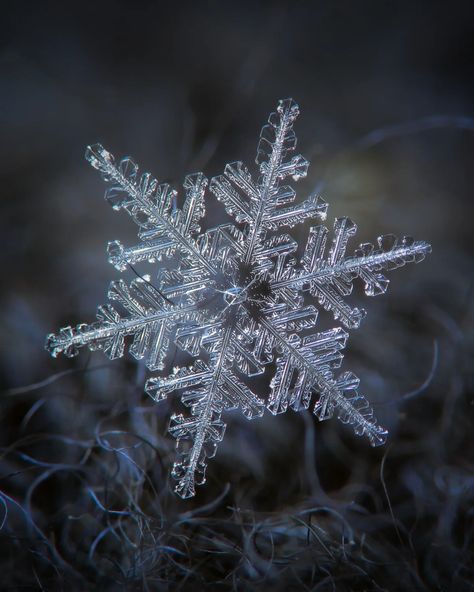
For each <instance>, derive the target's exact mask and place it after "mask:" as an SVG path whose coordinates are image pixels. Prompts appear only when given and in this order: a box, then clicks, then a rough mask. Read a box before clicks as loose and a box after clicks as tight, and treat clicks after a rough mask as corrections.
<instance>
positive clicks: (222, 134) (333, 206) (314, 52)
mask: <svg viewBox="0 0 474 592" xmlns="http://www.w3.org/2000/svg"><path fill="white" fill-rule="evenodd" d="M1 12H2V19H1V21H2V22H1V25H0V26H1V30H2V35H1V38H0V42H1V45H0V126H1V142H0V150H1V158H0V175H1V177H2V183H1V185H0V187H1V198H0V199H1V201H0V237H1V249H0V261H1V270H2V278H3V282H2V290H1V293H0V300H1V306H2V315H1V320H0V384H1V392H0V446H1V451H0V526H1V531H0V573H1V576H0V579H1V584H0V588H1V589H2V590H37V589H43V590H61V589H69V590H76V589H77V590H95V589H98V590H99V589H100V590H119V589H125V590H135V589H136V590H141V589H144V590H175V589H180V590H200V589H212V590H218V589H222V590H231V589H232V590H247V589H249V590H260V589H262V590H267V589H268V590H269V589H271V590H280V589H282V590H283V589H284V590H319V591H326V590H337V591H339V590H343V591H345V590H348V591H349V590H389V591H390V592H392V591H396V590H407V591H408V590H410V591H411V590H437V591H438V590H443V591H448V590H449V591H452V592H464V591H465V590H466V591H467V590H471V589H472V585H473V581H474V580H473V572H472V563H470V561H471V560H472V555H471V552H472V548H473V535H474V530H473V515H472V503H473V501H474V494H473V491H474V478H473V467H474V463H473V460H474V459H473V450H474V449H473V439H472V437H471V433H472V431H473V429H474V428H473V423H472V420H473V415H474V413H473V385H474V377H473V372H472V368H473V361H474V355H473V341H474V339H473V324H474V310H473V280H474V273H473V272H474V264H473V246H474V237H473V234H474V231H473V228H474V226H473V220H474V216H473V214H474V212H473V199H472V192H473V188H474V104H473V96H474V88H473V82H472V79H473V62H474V42H473V39H474V37H473V35H474V8H473V6H472V2H469V1H467V0H466V1H459V0H454V1H451V2H424V1H422V0H411V1H408V0H407V1H405V0H400V1H398V2H383V1H380V0H379V1H375V0H374V1H368V0H362V1H360V2H349V1H347V2H329V1H314V2H304V1H301V2H289V1H286V2H278V1H275V2H243V1H242V2H232V3H231V2H217V1H215V2H180V3H172V2H166V3H165V2H160V1H154V2H151V1H150V2H146V1H137V2H131V1H129V2H125V1H115V2H112V1H108V0H105V1H100V2H87V1H85V2H22V1H18V2H12V3H9V5H8V6H7V5H6V4H5V5H4V6H2V11H1ZM287 96H292V97H293V98H294V99H295V100H297V101H298V103H299V104H300V107H301V116H300V118H299V119H298V121H297V123H296V133H297V135H298V140H299V145H298V148H299V150H300V151H301V152H302V153H303V155H305V156H306V157H307V158H308V159H309V160H310V161H311V167H310V170H309V175H308V177H307V179H305V180H304V181H303V182H300V183H299V184H298V188H299V196H300V197H301V198H303V197H305V196H306V194H307V193H308V192H309V191H313V190H315V189H317V190H318V191H320V192H321V194H322V196H323V197H324V199H326V201H328V202H329V204H330V209H329V220H331V219H332V218H333V217H337V216H341V215H348V216H350V217H351V218H353V219H354V220H355V221H356V222H357V223H358V226H359V232H358V236H357V239H358V240H354V241H353V245H352V246H353V247H356V246H357V244H358V243H360V242H366V241H373V240H374V239H375V238H376V237H377V236H378V235H379V234H383V233H394V234H397V235H400V236H402V235H404V234H408V235H413V236H414V237H415V238H416V239H424V240H427V241H428V242H430V243H431V244H432V246H433V253H432V255H431V256H430V257H429V258H428V259H427V260H426V261H424V262H423V263H422V264H420V265H417V266H414V265H412V266H408V267H406V268H403V269H401V270H398V271H396V272H394V273H393V274H392V275H391V276H390V277H391V280H392V282H391V284H390V289H389V293H388V294H387V295H385V296H383V297H379V298H375V299H365V300H364V302H363V303H362V295H361V294H359V293H357V294H354V298H353V302H354V303H357V304H362V305H363V306H364V307H366V308H367V309H368V311H369V314H368V317H367V319H366V320H365V321H364V323H363V326H362V327H361V329H360V330H359V331H357V332H355V333H353V334H352V335H351V337H350V340H349V346H348V353H347V356H346V359H345V367H346V368H347V369H348V368H350V369H352V370H354V371H355V372H356V373H357V374H358V375H359V376H360V378H361V380H362V386H361V391H362V392H363V393H364V394H365V395H366V396H367V397H368V398H369V399H370V400H371V401H372V402H373V406H374V409H375V411H376V414H377V416H378V417H379V419H380V420H381V422H382V423H384V424H385V425H386V426H387V427H389V429H390V431H391V436H390V438H389V442H388V445H387V446H386V447H385V448H384V449H383V450H372V449H370V447H369V446H368V444H367V443H366V442H365V441H360V440H359V439H356V438H355V436H354V435H353V434H352V433H351V431H350V430H348V429H346V428H345V427H344V426H341V425H340V424H339V423H338V422H337V421H336V420H333V421H330V422H325V423H324V424H320V423H317V422H316V421H315V419H314V418H313V417H312V415H311V414H309V413H308V414H287V416H285V417H283V416H279V417H273V416H268V417H266V418H264V419H263V420H260V421H258V422H257V421H256V422H252V423H250V422H247V421H245V420H242V419H241V418H239V417H238V414H229V417H228V430H227V433H226V438H225V440H224V442H223V443H222V445H221V446H220V448H219V452H218V454H217V456H216V458H215V459H213V461H212V462H211V463H210V466H209V468H208V483H207V484H206V486H205V487H204V488H200V489H199V491H198V494H197V496H196V498H195V499H194V500H192V501H187V502H183V501H181V500H178V499H177V498H176V497H175V496H174V495H173V494H172V493H171V485H172V484H171V483H169V477H168V473H169V468H170V464H171V462H172V459H173V454H174V441H173V440H172V439H171V437H169V436H167V434H166V427H167V421H168V417H169V415H170V413H172V411H173V410H174V409H176V408H177V407H176V405H175V403H174V402H172V401H171V402H170V403H167V402H166V403H163V404H161V405H153V404H152V403H151V401H147V400H146V396H145V395H144V394H143V392H142V386H143V384H144V380H145V374H146V373H145V369H144V368H143V367H142V366H140V365H139V364H137V363H136V362H134V361H130V360H129V359H124V360H121V361H115V362H113V363H112V362H110V361H109V360H108V359H107V358H105V357H104V356H102V355H101V354H99V353H97V354H89V353H87V352H82V353H81V354H80V356H79V357H77V358H75V359H73V360H69V359H58V360H53V359H50V358H49V357H48V355H47V353H46V352H45V351H44V349H43V347H44V340H45V335H46V334H47V333H48V332H50V331H56V330H57V329H58V328H59V327H61V326H64V325H67V324H75V323H77V322H79V321H91V320H93V318H94V314H95V308H96V306H97V304H100V303H103V302H105V299H106V291H107V286H108V283H109V281H110V280H111V279H116V278H117V277H118V272H117V271H116V270H115V269H114V268H112V267H111V266H110V265H109V264H108V263H107V260H106V254H105V246H106V243H107V241H109V240H112V239H120V240H121V241H122V242H124V243H128V244H132V243H133V241H134V240H135V231H136V228H135V227H134V225H133V223H131V222H130V220H129V219H128V218H127V217H126V216H125V215H123V214H121V213H115V212H113V210H112V209H111V208H110V206H109V205H108V204H107V203H106V202H105V200H103V199H102V194H103V191H104V186H103V183H102V181H101V180H100V178H99V175H98V174H97V172H96V171H94V170H93V169H91V168H90V167H89V166H88V165H87V163H86V162H85V160H84V158H83V154H84V150H85V147H86V146H87V145H88V144H91V143H95V142H101V143H102V144H103V145H104V146H106V147H107V148H108V149H109V150H110V151H112V152H113V153H115V154H116V155H118V156H120V155H125V154H131V155H133V156H134V158H135V159H136V160H137V162H138V163H140V165H141V167H142V169H143V170H150V171H152V172H153V173H154V174H155V175H156V176H157V177H158V178H159V179H162V180H167V181H169V182H171V183H173V184H175V186H176V187H177V188H179V184H180V182H181V181H182V179H183V177H184V175H185V174H187V173H190V172H195V171H198V170H202V171H204V172H205V173H206V174H207V175H208V176H209V177H211V176H213V175H216V174H219V173H220V172H221V171H222V169H223V167H224V165H225V163H227V162H229V161H233V160H237V159H241V160H244V161H245V162H246V163H248V164H252V162H253V159H254V156H255V148H256V144H257V140H258V135H259V131H260V128H261V126H262V125H263V124H264V123H265V120H266V117H267V116H268V113H269V112H270V111H271V110H273V109H274V107H275V105H276V103H277V100H278V99H280V98H286V97H287ZM208 220H209V224H210V225H212V224H217V223H220V222H222V221H224V220H226V215H225V212H224V211H223V209H222V208H221V207H220V206H219V205H217V206H215V204H214V202H213V203H212V204H210V206H209V207H208ZM306 232H307V227H305V228H302V229H298V230H297V231H294V232H293V234H294V236H297V237H298V238H299V239H300V240H301V241H304V240H305V236H306V235H305V233H306ZM125 276H126V277H128V276H127V274H125ZM264 394H265V393H262V395H264Z"/></svg>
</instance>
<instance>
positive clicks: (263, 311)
mask: <svg viewBox="0 0 474 592" xmlns="http://www.w3.org/2000/svg"><path fill="white" fill-rule="evenodd" d="M298 114H299V109H298V105H297V104H296V103H295V102H294V101H293V100H292V99H286V100H283V101H280V102H279V104H278V107H277V110H276V112H274V113H272V114H271V115H270V118H269V120H268V124H267V125H265V126H264V128H263V129H262V132H261V135H260V141H259V144H258V149H257V158H256V163H257V164H258V165H259V174H258V176H252V175H251V174H250V172H249V170H248V169H247V168H246V167H245V165H244V164H243V163H242V162H234V163H231V164H228V165H227V166H226V167H225V170H224V174H222V175H220V176H217V177H214V178H213V179H212V180H211V182H210V184H209V187H208V181H207V179H206V177H204V175H203V174H202V173H197V174H194V175H189V176H187V177H186V178H185V181H184V190H185V202H184V206H183V208H182V209H181V210H179V209H177V208H176V205H175V197H176V192H175V191H174V190H173V189H172V188H170V186H169V185H168V184H165V183H164V184H160V183H159V182H158V181H157V180H156V179H155V178H154V177H152V176H151V175H150V173H143V174H141V175H140V174H139V173H138V167H137V165H136V164H135V163H134V162H133V160H132V159H131V158H124V159H122V160H121V161H120V162H118V163H116V161H115V160H114V157H113V156H112V155H111V154H110V153H109V152H107V150H105V149H104V148H103V147H102V146H100V145H99V144H96V145H94V146H90V147H89V148H88V149H87V152H86V158H87V160H88V161H89V162H90V164H91V165H92V166H93V167H94V168H95V169H97V170H99V171H100V172H101V174H102V176H103V178H104V180H105V181H106V182H107V183H108V185H109V188H108V189H107V191H106V194H105V198H106V200H107V201H108V202H109V203H110V204H111V206H112V207H113V208H114V209H115V210H124V211H126V212H127V213H128V214H129V215H130V216H131V218H132V219H133V220H134V221H135V223H136V224H137V226H138V239H139V240H138V243H137V244H136V245H132V246H124V245H122V244H121V243H120V242H119V241H113V242H111V243H109V245H108V256H109V261H110V262H111V263H112V264H113V265H114V266H115V267H116V268H117V269H118V270H119V271H124V270H126V269H127V268H128V267H129V266H130V265H134V264H136V263H139V262H143V261H145V262H149V263H152V264H155V263H157V262H159V265H158V272H157V273H156V271H155V275H154V276H153V277H151V278H150V277H148V276H146V277H144V278H143V279H136V280H134V281H133V282H131V284H130V285H127V283H126V282H124V281H123V280H119V281H116V282H112V284H111V286H110V288H109V294H108V296H109V300H111V301H112V302H113V303H114V304H113V305H112V304H106V305H103V306H100V307H99V309H98V312H97V320H96V321H95V322H93V323H91V324H81V325H78V326H77V327H75V328H71V327H65V328H63V329H61V330H60V331H59V333H58V334H51V335H49V336H48V338H47V344H46V348H47V349H48V351H49V352H50V353H51V354H52V355H53V356H57V355H58V354H60V353H64V354H65V355H67V356H74V355H76V354H77V352H78V349H79V348H80V347H83V346H87V347H89V349H91V350H103V351H104V352H105V353H106V354H107V355H108V356H109V357H110V358H111V359H114V358H118V357H121V356H123V354H124V348H125V337H127V336H128V337H129V338H130V346H129V351H130V353H131V354H132V355H133V356H134V357H135V358H137V359H143V360H144V361H145V363H146V365H147V367H148V368H149V370H150V371H152V372H155V371H165V370H166V368H168V367H169V365H170V358H171V357H172V355H173V354H172V352H173V351H174V349H175V348H176V347H177V348H179V349H180V350H182V351H185V352H187V353H188V354H190V355H191V356H192V357H194V359H195V361H194V363H193V364H192V365H191V366H190V367H178V368H175V369H174V370H173V371H172V373H171V374H170V375H167V376H166V375H163V374H156V375H153V376H152V377H151V378H149V379H148V381H147V383H146V386H145V390H146V392H147V393H148V394H149V395H150V396H151V397H152V398H153V399H154V400H155V401H161V400H163V399H164V398H166V397H167V396H169V395H170V394H172V393H174V392H175V391H179V392H180V393H181V401H182V403H183V406H184V408H185V409H184V411H183V413H179V414H175V415H173V416H172V417H171V422H170V428H169V431H170V432H171V434H172V435H173V436H174V437H175V438H176V439H177V459H176V462H175V463H174V467H173V471H172V474H173V477H174V478H175V479H176V480H177V481H178V483H177V485H176V488H175V491H176V492H177V493H178V494H179V495H180V496H181V497H183V498H187V497H191V496H193V495H194V493H195V485H196V484H201V483H204V481H205V471H206V465H207V459H209V458H211V457H213V456H214V454H215V452H216V447H217V444H218V442H220V441H221V440H222V438H223V436H224V432H225V428H226V424H225V422H224V419H223V414H224V412H225V411H227V410H229V409H237V408H238V409H240V410H241V412H242V413H243V414H244V416H245V417H247V418H248V419H253V418H255V417H260V416H261V415H262V414H263V413H264V411H265V408H266V409H268V410H269V411H270V412H271V413H273V414H277V413H283V412H285V411H286V410H287V409H288V408H291V409H293V410H295V411H298V410H300V409H307V408H308V407H309V406H310V405H311V404H312V405H313V407H312V408H313V412H314V414H315V415H316V416H317V417H318V418H319V419H320V420H323V419H328V418H330V417H332V416H333V415H337V416H338V417H339V419H341V421H343V422H344V423H348V424H350V425H352V426H353V429H354V431H355V433H356V434H358V435H365V436H366V437H367V438H368V439H369V441H370V443H371V444H372V445H373V446H377V445H379V444H383V443H384V442H385V439H386V436H387V431H386V430H385V429H384V428H383V427H382V426H380V425H378V424H377V422H376V420H375V418H374V416H373V412H372V409H371V408H370V406H369V404H368V402H367V400H366V399H365V397H364V396H362V395H361V394H359V393H358V390H357V389H358V386H359V379H358V378H357V377H356V376H355V375H354V374H352V373H351V372H343V373H338V368H339V367H340V366H341V363H342V359H343V353H342V352H343V349H344V347H345V345H346V341H347V337H348V334H347V332H346V331H345V330H344V329H343V328H342V327H339V326H337V327H335V328H333V329H329V330H326V331H319V332H318V331H317V330H316V324H317V320H318V314H320V313H322V312H323V311H329V312H330V313H331V314H332V315H333V317H334V319H335V321H336V322H337V323H339V324H341V325H343V326H344V327H345V328H346V329H353V328H357V327H358V326H359V324H360V322H361V320H362V318H363V317H364V315H365V311H364V310H361V309H358V308H352V307H351V305H350V304H349V303H348V302H347V299H346V297H347V296H349V295H350V293H351V291H352V286H353V282H354V280H356V279H357V278H359V279H360V280H361V281H362V283H363V285H364V288H365V293H366V294H367V295H368V296H375V295H377V294H382V293H384V292H385V291H386V289H387V286H388V280H387V279H386V277H385V275H384V273H385V271H388V270H391V269H395V268H396V267H400V266H402V265H404V264H405V263H410V262H419V261H421V260H422V259H423V258H424V257H425V255H426V254H427V253H429V252H430V246H429V245H428V244H427V243H425V242H422V241H414V240H413V239H411V238H409V237H403V238H402V239H397V238H396V237H394V236H392V235H386V236H382V237H379V238H378V239H377V242H376V244H375V245H372V244H369V243H366V244H362V245H360V246H359V248H358V249H356V250H355V251H354V252H353V253H352V254H348V253H347V245H348V242H349V239H350V238H351V237H352V236H353V235H354V234H355V233H356V229H357V227H356V225H355V224H354V222H352V221H351V220H349V219H348V218H338V219H337V220H336V221H335V223H334V230H333V233H332V241H331V242H330V244H327V243H328V235H330V232H329V231H328V229H327V228H326V226H324V225H321V224H320V223H321V222H322V221H324V220H325V218H326V210H327V205H326V203H325V202H324V201H323V200H322V199H321V198H320V197H319V196H317V195H310V196H309V197H308V198H307V199H305V200H304V201H300V202H298V203H296V204H295V203H294V201H295V190H294V189H293V187H292V186H291V184H290V183H291V181H297V180H298V179H300V178H302V177H304V176H305V175H306V173H307V170H308V166H309V163H308V161H307V160H305V159H304V158H303V157H302V156H301V155H296V156H293V155H292V153H293V151H294V150H295V147H296V136H295V133H294V131H293V123H294V121H295V119H296V117H297V116H298ZM209 191H210V193H212V194H213V195H214V196H215V197H216V198H217V199H218V200H219V201H220V202H222V204H223V205H224V207H225V210H226V212H227V213H228V214H229V216H230V217H231V218H232V219H233V220H234V223H228V224H224V225H221V226H218V227H217V228H214V229H212V230H209V231H207V232H201V229H200V220H201V218H202V217H203V216H204V215H205V204H206V203H208V202H209V200H211V199H212V197H211V195H209V194H208V192H209ZM306 220H308V221H310V222H311V224H313V225H312V226H311V227H310V229H309V233H308V239H307V243H306V247H305V250H304V253H303V256H302V258H301V260H297V257H296V250H297V247H298V245H297V242H296V241H295V240H294V239H293V238H292V237H291V235H290V234H288V233H287V232H286V231H285V230H286V229H288V228H292V227H294V226H295V225H297V224H300V223H302V222H304V221H306ZM155 269H156V268H155ZM116 305H118V306H116ZM127 343H128V341H127ZM167 362H168V363H167ZM271 363H273V364H274V365H275V366H274V367H276V369H275V372H274V375H273V376H272V377H269V379H270V378H271V379H270V382H269V385H270V392H269V394H268V395H267V396H265V397H262V396H261V393H259V394H257V393H256V392H255V388H253V386H252V377H254V376H256V375H259V374H262V373H264V372H265V371H267V373H269V371H270V367H269V364H271Z"/></svg>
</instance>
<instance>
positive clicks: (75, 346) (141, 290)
mask: <svg viewBox="0 0 474 592" xmlns="http://www.w3.org/2000/svg"><path fill="white" fill-rule="evenodd" d="M108 296H109V299H110V300H113V301H116V302H118V303H119V304H120V305H121V308H123V309H125V311H126V314H125V315H124V316H121V315H120V313H119V312H118V311H117V310H116V308H115V307H113V306H112V305H110V304H106V305H104V306H99V308H98V310H97V322H95V323H92V324H89V325H88V324H85V323H82V324H80V325H77V327H75V328H72V327H64V328H62V329H61V330H60V331H59V333H58V334H57V335H55V334H54V333H51V334H50V335H48V337H47V340H46V349H47V350H48V351H49V352H50V353H51V355H52V356H54V357H57V356H58V355H59V354H60V353H64V354H65V355H66V356H68V357H73V356H76V355H77V354H78V352H79V348H81V347H84V346H87V347H88V348H89V349H90V350H92V351H95V350H102V351H104V353H105V354H107V356H108V357H109V358H110V359H111V360H114V359H116V358H121V357H122V356H123V354H124V348H125V337H126V336H133V342H132V345H131V346H130V349H129V351H130V353H131V354H132V356H133V357H134V358H136V359H137V360H141V359H143V358H145V361H146V365H147V367H148V368H149V370H162V369H163V368H164V358H165V355H166V352H167V349H168V346H169V343H170V336H171V332H172V331H173V329H174V327H175V326H176V324H177V323H178V322H181V323H190V322H198V321H199V317H200V314H199V312H198V311H197V310H196V306H195V304H194V303H193V302H191V301H188V302H187V303H181V304H180V305H179V306H173V305H170V304H169V303H168V302H166V300H165V299H164V298H163V297H162V296H161V294H160V293H159V292H158V291H157V290H156V289H155V288H154V287H153V286H152V285H151V284H150V283H149V282H148V281H146V280H143V279H136V280H134V281H133V282H132V283H131V286H130V287H129V286H127V284H126V283H125V282H124V281H123V280H119V281H117V282H112V283H111V284H110V288H109V293H108Z"/></svg>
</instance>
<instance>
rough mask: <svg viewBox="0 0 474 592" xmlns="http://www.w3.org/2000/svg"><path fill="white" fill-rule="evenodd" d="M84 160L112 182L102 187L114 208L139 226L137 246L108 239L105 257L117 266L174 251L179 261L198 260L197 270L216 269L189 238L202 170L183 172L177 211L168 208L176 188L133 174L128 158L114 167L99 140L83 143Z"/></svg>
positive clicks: (198, 211) (199, 205)
mask: <svg viewBox="0 0 474 592" xmlns="http://www.w3.org/2000/svg"><path fill="white" fill-rule="evenodd" d="M86 159H87V160H88V161H89V163H90V164H91V165H92V166H93V167H94V168H95V169H97V170H99V171H100V172H101V173H102V176H103V178H104V180H105V181H106V182H107V183H110V184H111V185H112V186H111V187H110V188H109V189H107V191H106V193H105V199H106V200H107V201H108V202H109V203H110V205H111V206H112V207H113V208H114V210H120V209H124V210H125V211H126V212H127V213H128V214H130V216H131V218H132V219H133V220H134V221H135V222H136V224H137V225H138V226H139V228H140V231H139V238H140V240H141V242H140V244H139V245H137V246H134V247H128V248H125V247H123V246H122V245H121V244H120V243H119V242H118V241H114V242H112V243H110V244H109V260H110V262H111V263H112V264H113V265H115V267H117V268H118V269H119V270H120V271H123V270H124V269H126V268H127V264H128V263H137V262H139V261H144V260H146V261H148V262H154V261H160V260H161V258H162V257H163V256H167V257H170V256H172V255H174V254H175V252H176V251H177V250H178V251H180V252H181V254H182V256H183V257H184V258H185V260H186V259H188V260H189V261H190V262H193V263H195V264H197V265H199V266H200V268H201V270H202V272H204V273H208V274H211V275H212V274H215V273H216V271H217V270H216V269H215V267H214V266H213V265H212V263H211V262H210V261H208V260H207V259H206V258H205V257H203V256H202V254H201V253H200V251H199V247H198V245H197V243H196V241H195V239H194V235H195V234H197V233H198V232H199V231H200V227H199V220H200V218H201V217H202V216H203V215H204V212H205V208H204V192H205V189H206V186H207V179H206V177H204V175H203V174H202V173H197V174H194V175H188V176H187V177H186V179H185V181H184V188H185V189H186V201H185V204H184V207H183V209H182V210H181V211H180V210H178V209H177V208H172V203H173V200H174V199H175V197H176V191H174V190H173V189H171V188H170V186H169V185H168V184H166V183H165V184H161V185H159V184H158V181H157V180H156V179H155V178H154V177H152V175H150V173H143V174H142V175H141V176H139V175H138V166H137V165H136V164H135V162H134V161H133V160H132V159H131V158H129V157H125V158H123V159H122V160H121V161H120V162H119V164H118V166H117V165H116V164H115V159H114V156H113V155H112V154H111V153H110V152H108V151H107V150H106V149H105V148H103V147H102V146H101V145H100V144H95V145H94V146H89V147H88V148H87V150H86Z"/></svg>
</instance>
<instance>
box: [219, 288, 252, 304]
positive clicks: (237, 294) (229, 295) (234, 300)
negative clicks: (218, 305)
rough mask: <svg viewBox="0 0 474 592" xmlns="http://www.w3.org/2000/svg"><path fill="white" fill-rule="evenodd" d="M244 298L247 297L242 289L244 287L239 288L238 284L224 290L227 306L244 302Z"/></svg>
mask: <svg viewBox="0 0 474 592" xmlns="http://www.w3.org/2000/svg"><path fill="white" fill-rule="evenodd" d="M246 299H247V294H246V290H244V288H240V287H239V286H235V287H232V288H228V289H227V290H226V291H225V292H224V301H225V302H226V304H227V305H229V306H232V305H234V304H240V303H241V302H245V300H246Z"/></svg>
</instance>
